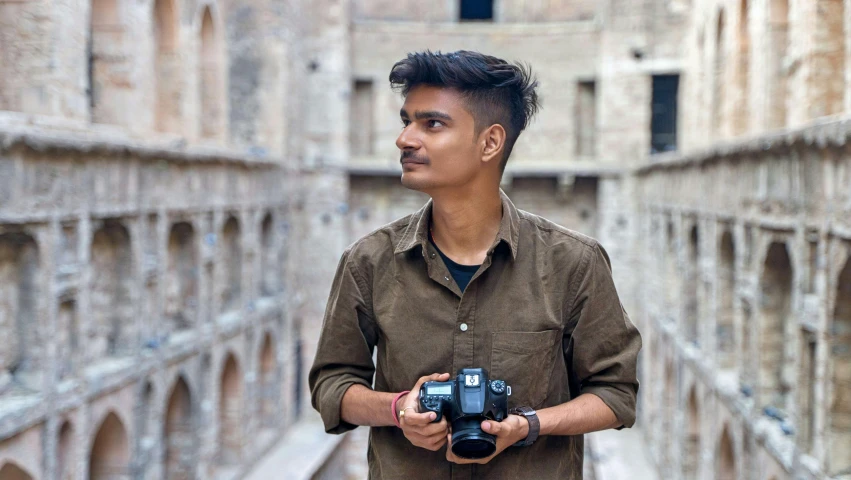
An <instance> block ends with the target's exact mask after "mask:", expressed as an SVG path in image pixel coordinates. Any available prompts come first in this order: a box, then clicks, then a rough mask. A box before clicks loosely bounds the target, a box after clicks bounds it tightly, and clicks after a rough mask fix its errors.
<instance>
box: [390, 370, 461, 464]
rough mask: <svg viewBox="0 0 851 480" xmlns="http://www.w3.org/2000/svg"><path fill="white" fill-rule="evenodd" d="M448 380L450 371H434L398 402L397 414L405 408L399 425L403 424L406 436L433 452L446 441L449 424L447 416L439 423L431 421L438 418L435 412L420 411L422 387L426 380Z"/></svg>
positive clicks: (422, 378)
mask: <svg viewBox="0 0 851 480" xmlns="http://www.w3.org/2000/svg"><path fill="white" fill-rule="evenodd" d="M447 380H449V374H448V373H440V374H438V373H434V374H432V375H428V376H425V377H421V378H420V379H419V380H418V381H417V384H416V385H414V388H412V389H411V393H409V394H407V395H405V396H404V397H402V398H400V399H399V401H398V402H396V410H397V412H396V413H397V414H398V413H399V412H398V410H403V409H404V410H405V415H404V416H402V417H400V418H399V425H401V426H402V432H404V433H405V438H407V439H408V440H409V441H410V442H411V443H412V444H414V445H416V446H418V447H421V448H425V449H426V450H431V451H433V452H434V451H437V450H440V448H441V447H443V445H444V444H445V443H446V434H447V433H449V424H448V423H447V422H446V416H443V418H441V419H440V421H439V422H437V423H431V422H432V421H433V420H434V419H435V418H437V415H436V414H435V413H434V412H425V413H419V401H418V399H419V395H420V388H421V387H422V386H423V383H425V382H429V381H438V382H445V381H447ZM411 407H412V408H411Z"/></svg>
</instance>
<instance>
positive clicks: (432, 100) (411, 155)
mask: <svg viewBox="0 0 851 480" xmlns="http://www.w3.org/2000/svg"><path fill="white" fill-rule="evenodd" d="M399 114H400V116H401V117H402V124H403V129H402V133H400V134H399V138H397V139H396V146H397V147H399V150H401V158H400V161H401V162H402V185H404V186H405V187H406V188H410V189H412V190H418V191H421V192H425V193H430V192H432V191H434V190H436V189H440V188H444V187H457V186H463V185H466V184H468V183H469V182H470V181H471V180H472V179H473V178H475V177H476V175H477V174H479V173H480V172H481V170H482V168H481V167H482V165H481V150H480V148H479V146H478V145H477V141H476V140H477V139H476V132H475V121H474V119H473V115H472V114H471V113H470V112H469V111H468V110H467V107H466V105H465V103H464V99H463V98H462V97H461V95H460V94H459V93H458V92H457V91H455V90H452V89H448V88H439V87H431V86H426V85H419V86H416V87H414V88H413V89H411V91H410V92H408V96H407V97H406V98H405V104H404V105H403V106H402V110H401V111H400V112H399Z"/></svg>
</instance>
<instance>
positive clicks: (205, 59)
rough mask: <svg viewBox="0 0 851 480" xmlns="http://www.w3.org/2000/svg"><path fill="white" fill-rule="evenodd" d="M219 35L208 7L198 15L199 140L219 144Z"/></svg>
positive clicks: (221, 97)
mask: <svg viewBox="0 0 851 480" xmlns="http://www.w3.org/2000/svg"><path fill="white" fill-rule="evenodd" d="M219 38H220V34H219V32H217V31H216V27H215V24H214V23H213V15H212V11H211V10H210V7H209V6H206V7H204V13H203V14H202V15H201V52H200V59H201V61H200V65H201V67H200V68H201V71H200V72H199V75H198V76H199V80H200V88H201V95H200V100H201V116H200V122H201V128H200V131H201V137H203V138H210V139H216V140H221V139H222V138H223V132H222V128H223V124H224V122H223V120H224V91H223V89H222V76H223V75H224V71H223V69H222V66H221V63H222V62H221V58H222V52H221V47H220V45H221V42H220V41H219Z"/></svg>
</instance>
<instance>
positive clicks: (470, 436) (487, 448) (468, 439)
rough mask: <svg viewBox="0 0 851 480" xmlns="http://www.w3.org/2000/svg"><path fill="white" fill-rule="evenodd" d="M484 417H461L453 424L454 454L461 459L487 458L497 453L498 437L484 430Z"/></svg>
mask: <svg viewBox="0 0 851 480" xmlns="http://www.w3.org/2000/svg"><path fill="white" fill-rule="evenodd" d="M484 420H485V419H484V417H461V418H459V419H457V420H455V421H454V422H452V453H454V454H455V455H457V456H459V457H461V458H485V457H489V456H491V455H493V452H495V451H496V437H494V436H493V435H491V434H489V433H485V432H484V431H483V430H482V422H483V421H484Z"/></svg>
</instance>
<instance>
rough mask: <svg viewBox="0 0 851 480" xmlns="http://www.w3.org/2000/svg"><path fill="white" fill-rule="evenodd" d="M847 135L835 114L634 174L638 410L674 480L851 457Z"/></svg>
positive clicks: (821, 468) (827, 464)
mask: <svg viewBox="0 0 851 480" xmlns="http://www.w3.org/2000/svg"><path fill="white" fill-rule="evenodd" d="M848 135H849V129H848V124H847V122H841V121H840V122H833V123H825V124H823V125H819V126H814V127H809V128H806V129H800V130H795V131H791V132H788V133H786V134H783V135H774V136H764V137H762V138H760V139H759V140H753V141H744V142H739V143H735V144H730V145H729V146H726V147H716V148H713V149H711V150H708V151H707V152H705V153H702V154H695V155H692V156H685V157H679V158H672V159H669V160H666V161H662V162H660V163H658V164H656V165H653V166H649V167H644V168H642V169H640V170H639V171H638V172H637V181H638V184H639V190H638V192H637V198H638V199H639V209H640V212H641V215H640V219H641V225H640V226H638V228H639V231H638V234H639V236H640V238H641V240H640V244H641V245H642V249H643V250H642V252H641V255H640V256H641V258H642V259H644V261H643V262H641V263H640V264H639V265H640V269H639V271H640V272H643V273H642V275H641V287H640V288H639V295H640V300H639V305H641V308H640V310H639V312H640V313H639V315H640V317H641V322H642V323H643V325H644V326H645V328H644V330H643V332H644V338H645V349H644V356H643V372H642V378H643V380H644V382H645V383H644V384H643V385H645V386H646V388H645V393H644V397H643V400H644V409H643V412H642V415H643V422H644V424H645V425H646V426H647V429H646V431H647V435H648V438H649V440H650V445H651V447H652V448H653V450H654V457H655V459H656V461H657V464H658V465H659V467H660V472H661V474H662V475H663V476H664V477H665V478H793V477H794V478H825V477H826V476H827V477H833V476H841V475H843V473H842V472H847V469H848V468H849V466H851V464H849V462H848V460H849V457H848V454H847V453H848V451H849V448H851V443H849V442H851V428H849V427H850V426H851V424H849V423H848V418H849V417H848V413H849V412H848V409H847V405H848V401H847V399H848V398H849V395H851V389H849V388H851V383H849V381H848V379H849V377H848V371H849V368H848V367H849V364H850V363H849V355H848V352H849V351H851V339H849V336H848V332H849V325H851V317H849V316H848V308H847V302H848V299H849V294H848V285H849V284H848V278H849V275H851V261H849V259H851V223H849V221H848V214H847V212H848V211H849V208H851V203H849V202H851V192H849V190H848V185H849V181H851V178H849V172H851V163H849V150H848V148H847V139H848ZM680 272H683V273H680ZM660 291H666V292H667V293H668V295H660V294H659V292H660ZM643 388H644V387H643ZM672 432H676V433H673V434H672Z"/></svg>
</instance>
